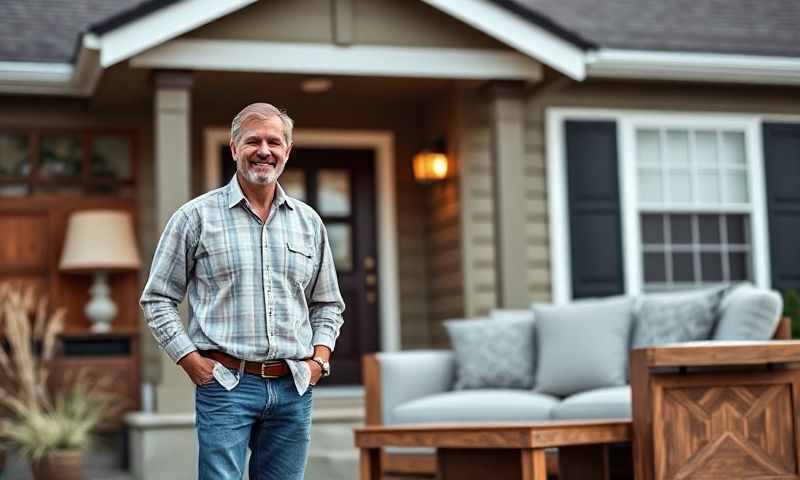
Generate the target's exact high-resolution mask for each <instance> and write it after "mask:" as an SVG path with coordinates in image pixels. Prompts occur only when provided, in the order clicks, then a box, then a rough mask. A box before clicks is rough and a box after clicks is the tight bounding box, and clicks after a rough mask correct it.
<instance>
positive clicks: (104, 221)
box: [59, 210, 140, 332]
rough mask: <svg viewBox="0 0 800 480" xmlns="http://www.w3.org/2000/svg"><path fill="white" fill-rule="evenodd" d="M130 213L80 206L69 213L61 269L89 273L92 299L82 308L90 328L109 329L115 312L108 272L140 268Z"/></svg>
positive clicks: (103, 330)
mask: <svg viewBox="0 0 800 480" xmlns="http://www.w3.org/2000/svg"><path fill="white" fill-rule="evenodd" d="M139 264H140V262H139V252H138V250H137V248H136V238H135V237H134V235H133V225H132V222H131V216H130V214H128V213H127V212H124V211H120V210H81V211H77V212H74V213H73V214H72V215H70V217H69V223H68V225H67V236H66V239H65V240H64V251H63V252H62V254H61V264H60V266H59V268H60V270H61V271H63V272H70V273H92V274H93V275H94V282H93V283H92V286H91V288H90V289H89V293H90V294H91V299H90V300H89V302H88V303H87V304H86V308H85V310H84V312H85V313H86V317H87V318H88V319H89V321H90V322H91V323H92V327H91V331H92V332H108V331H110V330H111V322H112V320H113V319H114V317H115V316H116V314H117V306H116V305H115V304H114V302H113V300H111V296H110V295H109V294H110V292H111V290H110V289H109V287H108V275H109V274H110V273H113V272H120V271H126V270H136V269H137V268H139Z"/></svg>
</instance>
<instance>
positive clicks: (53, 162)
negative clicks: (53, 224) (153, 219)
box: [0, 130, 135, 197]
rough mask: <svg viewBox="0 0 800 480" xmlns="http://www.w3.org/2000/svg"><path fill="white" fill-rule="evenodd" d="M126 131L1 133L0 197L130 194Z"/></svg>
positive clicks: (131, 179)
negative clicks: (52, 194)
mask: <svg viewBox="0 0 800 480" xmlns="http://www.w3.org/2000/svg"><path fill="white" fill-rule="evenodd" d="M133 155H134V153H133V141H132V133H131V132H130V131H85V130H84V131H70V130H63V131H53V130H42V131H39V130H15V131H0V197H3V196H5V197H12V196H13V197H19V196H26V195H31V194H50V193H54V194H60V195H70V194H73V195H82V194H86V193H101V194H108V193H114V194H119V193H121V194H128V195H131V194H132V193H133V185H134V166H135V165H134V162H133Z"/></svg>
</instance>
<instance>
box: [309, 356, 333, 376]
mask: <svg viewBox="0 0 800 480" xmlns="http://www.w3.org/2000/svg"><path fill="white" fill-rule="evenodd" d="M311 360H312V361H314V362H315V363H316V364H317V365H319V368H321V369H322V376H323V377H327V376H328V375H330V374H331V364H330V362H328V361H326V360H323V359H322V357H314V358H312V359H311Z"/></svg>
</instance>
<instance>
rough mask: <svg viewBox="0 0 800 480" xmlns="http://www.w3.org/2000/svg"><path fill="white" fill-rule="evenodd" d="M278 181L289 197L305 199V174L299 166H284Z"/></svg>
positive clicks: (302, 200) (303, 200)
mask: <svg viewBox="0 0 800 480" xmlns="http://www.w3.org/2000/svg"><path fill="white" fill-rule="evenodd" d="M278 182H279V183H280V185H281V187H282V188H283V190H284V191H285V192H286V194H287V195H289V196H290V197H292V198H296V199H298V200H300V201H301V202H305V201H307V200H306V174H305V172H304V171H303V170H301V169H299V168H286V169H285V170H284V171H283V173H282V174H281V178H280V180H279V181H278Z"/></svg>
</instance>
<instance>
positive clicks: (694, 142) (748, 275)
mask: <svg viewBox="0 0 800 480" xmlns="http://www.w3.org/2000/svg"><path fill="white" fill-rule="evenodd" d="M633 128H634V131H635V157H636V158H635V159H634V161H635V165H636V173H637V175H636V178H637V182H636V183H637V185H636V187H637V188H636V191H637V199H638V201H637V215H638V216H639V224H640V241H639V245H640V247H641V254H642V262H641V263H642V276H643V278H642V287H643V290H646V291H647V290H668V289H676V288H687V287H695V286H703V285H713V284H718V283H727V282H731V281H742V280H751V281H752V280H753V266H752V255H751V253H750V252H751V245H752V241H751V236H750V234H749V224H750V210H751V208H752V206H751V201H750V200H751V196H752V195H751V193H750V178H749V176H748V158H747V148H746V141H745V139H746V131H745V129H743V128H742V129H731V128H709V127H708V126H702V127H698V128H679V127H677V126H665V127H660V128H654V127H652V126H647V127H636V126H634V127H633Z"/></svg>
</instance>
